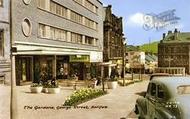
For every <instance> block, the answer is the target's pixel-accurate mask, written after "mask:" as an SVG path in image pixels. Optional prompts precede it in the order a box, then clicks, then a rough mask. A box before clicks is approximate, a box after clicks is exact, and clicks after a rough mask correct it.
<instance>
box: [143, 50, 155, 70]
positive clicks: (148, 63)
mask: <svg viewBox="0 0 190 119" xmlns="http://www.w3.org/2000/svg"><path fill="white" fill-rule="evenodd" d="M157 67H158V57H157V56H156V55H155V54H152V53H146V54H145V72H146V73H153V72H155V69H156V68H157Z"/></svg>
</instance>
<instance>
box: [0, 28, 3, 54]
mask: <svg viewBox="0 0 190 119" xmlns="http://www.w3.org/2000/svg"><path fill="white" fill-rule="evenodd" d="M3 55H4V32H3V30H0V56H3Z"/></svg>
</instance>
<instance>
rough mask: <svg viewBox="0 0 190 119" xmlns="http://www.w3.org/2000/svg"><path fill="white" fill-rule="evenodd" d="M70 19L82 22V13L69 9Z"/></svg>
mask: <svg viewBox="0 0 190 119" xmlns="http://www.w3.org/2000/svg"><path fill="white" fill-rule="evenodd" d="M71 20H72V21H74V22H77V23H79V24H82V15H80V14H78V13H75V12H73V11H71Z"/></svg>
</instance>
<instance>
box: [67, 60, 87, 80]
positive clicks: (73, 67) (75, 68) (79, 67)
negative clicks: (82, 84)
mask: <svg viewBox="0 0 190 119" xmlns="http://www.w3.org/2000/svg"><path fill="white" fill-rule="evenodd" d="M84 69H85V67H84V63H71V64H70V75H73V74H75V75H76V76H78V79H79V80H83V79H84Z"/></svg>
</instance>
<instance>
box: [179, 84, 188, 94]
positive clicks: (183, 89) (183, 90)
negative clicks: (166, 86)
mask: <svg viewBox="0 0 190 119" xmlns="http://www.w3.org/2000/svg"><path fill="white" fill-rule="evenodd" d="M177 92H178V94H180V95H182V94H190V85H182V86H178V87H177Z"/></svg>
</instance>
